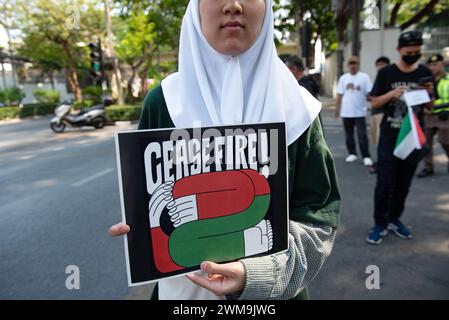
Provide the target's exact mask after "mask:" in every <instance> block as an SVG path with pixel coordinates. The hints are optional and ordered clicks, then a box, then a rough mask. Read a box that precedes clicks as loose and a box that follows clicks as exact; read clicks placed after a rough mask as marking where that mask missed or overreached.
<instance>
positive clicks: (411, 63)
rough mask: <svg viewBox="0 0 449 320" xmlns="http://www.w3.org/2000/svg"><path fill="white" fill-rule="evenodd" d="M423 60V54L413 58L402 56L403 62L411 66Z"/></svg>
mask: <svg viewBox="0 0 449 320" xmlns="http://www.w3.org/2000/svg"><path fill="white" fill-rule="evenodd" d="M420 58H421V53H418V54H414V55H412V56H402V60H403V61H404V62H405V63H406V64H408V65H409V66H411V65H413V64H415V63H416V62H417V61H418V60H419V59H420Z"/></svg>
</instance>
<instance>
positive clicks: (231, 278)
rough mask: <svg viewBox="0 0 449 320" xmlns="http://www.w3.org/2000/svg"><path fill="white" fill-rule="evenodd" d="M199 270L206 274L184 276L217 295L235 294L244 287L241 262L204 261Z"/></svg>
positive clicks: (243, 270) (243, 272) (243, 271)
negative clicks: (220, 262)
mask: <svg viewBox="0 0 449 320" xmlns="http://www.w3.org/2000/svg"><path fill="white" fill-rule="evenodd" d="M201 270H202V271H204V272H205V273H207V275H205V276H201V275H198V274H197V273H190V274H188V275H186V277H187V278H188V279H189V280H190V281H192V282H193V283H195V284H197V285H199V286H200V287H203V288H205V289H208V290H210V291H212V292H213V293H214V294H215V295H217V296H223V295H227V294H236V293H239V292H242V291H243V289H244V287H245V268H244V267H243V264H242V263H241V262H231V263H224V264H218V263H214V262H210V261H205V262H203V263H201Z"/></svg>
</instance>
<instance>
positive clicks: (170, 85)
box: [110, 0, 340, 299]
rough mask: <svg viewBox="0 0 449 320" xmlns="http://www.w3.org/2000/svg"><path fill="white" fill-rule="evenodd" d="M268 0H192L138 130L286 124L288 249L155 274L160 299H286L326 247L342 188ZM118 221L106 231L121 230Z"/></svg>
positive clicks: (299, 289) (315, 109)
mask: <svg viewBox="0 0 449 320" xmlns="http://www.w3.org/2000/svg"><path fill="white" fill-rule="evenodd" d="M273 30H274V27H273V11H272V0H240V1H238V0H237V1H231V0H191V1H190V3H189V5H188V8H187V11H186V13H185V16H184V19H183V23H182V28H181V37H180V48H179V71H178V72H177V73H174V74H172V75H170V76H169V77H167V78H166V79H164V80H163V81H162V84H161V86H159V87H157V88H155V89H153V90H152V91H151V92H150V93H149V94H148V95H147V97H146V99H145V102H144V108H143V112H142V116H141V120H140V123H139V129H149V128H163V127H178V128H189V127H197V126H199V125H200V126H214V125H233V124H243V123H264V122H285V123H286V128H287V142H288V145H289V150H288V153H289V154H288V156H289V181H290V183H289V189H290V190H289V193H290V194H289V195H290V223H289V233H290V236H289V250H288V251H287V252H283V253H280V254H275V255H271V256H266V257H261V258H250V259H243V260H240V261H238V262H232V263H227V264H216V263H213V262H203V263H202V264H201V269H202V270H203V271H204V272H206V273H207V274H208V276H202V275H199V274H197V273H193V274H190V275H188V276H187V278H185V277H182V278H174V279H167V280H162V281H160V282H159V285H158V297H159V298H160V299H221V298H225V297H227V298H240V299H292V298H295V297H297V296H298V295H300V294H301V293H302V297H304V296H305V295H306V291H305V290H304V289H305V287H306V286H307V285H308V284H309V283H310V281H311V280H312V279H313V278H314V277H315V275H316V274H317V273H318V271H319V269H320V268H321V266H322V264H323V262H324V260H325V258H326V257H327V256H328V255H329V254H330V251H331V249H332V245H333V241H334V237H335V229H336V227H337V224H338V216H339V204H340V195H339V191H338V184H337V181H336V174H335V168H334V164H333V160H332V156H331V155H330V152H329V149H328V148H327V146H326V144H325V142H324V139H323V136H322V132H321V126H320V123H319V120H318V119H317V116H318V113H319V111H320V107H321V105H320V103H319V102H318V101H317V100H316V99H315V98H313V97H312V96H311V95H310V94H309V93H308V91H307V90H306V89H304V88H302V87H300V86H299V85H298V83H297V81H296V80H295V78H294V77H293V75H292V74H291V73H290V71H289V70H288V69H287V67H286V66H285V65H284V63H283V62H282V61H281V60H280V59H279V58H278V56H277V54H276V48H275V45H274V40H273V38H274V35H273ZM128 231H129V226H127V225H125V224H123V223H120V224H117V225H115V226H113V227H111V229H110V234H111V235H113V236H115V235H123V234H126V233H127V232H128Z"/></svg>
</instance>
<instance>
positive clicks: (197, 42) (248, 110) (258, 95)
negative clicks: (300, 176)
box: [162, 0, 321, 144]
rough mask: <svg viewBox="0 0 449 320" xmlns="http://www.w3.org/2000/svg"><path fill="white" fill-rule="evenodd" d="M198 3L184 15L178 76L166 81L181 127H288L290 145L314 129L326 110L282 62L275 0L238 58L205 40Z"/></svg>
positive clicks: (169, 105)
mask: <svg viewBox="0 0 449 320" xmlns="http://www.w3.org/2000/svg"><path fill="white" fill-rule="evenodd" d="M199 1H200V0H191V1H190V2H189V5H188V7H187V11H186V13H185V15H184V19H183V22H182V28H181V38H180V46H179V72H177V73H174V74H172V75H170V76H169V77H167V78H166V79H164V80H163V81H162V90H163V93H164V98H165V101H166V103H167V108H168V111H169V113H170V117H171V119H172V121H173V123H174V124H175V126H176V127H177V128H191V127H197V126H198V122H200V125H201V126H214V125H217V126H218V125H235V124H241V123H252V124H253V123H267V122H285V123H286V127H287V141H288V144H291V143H293V142H294V141H295V140H296V139H298V137H299V136H300V135H301V134H302V133H303V132H304V131H305V130H306V129H307V128H308V127H309V126H310V124H311V123H312V121H313V120H314V119H315V118H316V117H317V115H318V113H319V112H320V109H321V103H320V102H319V101H317V100H316V99H315V98H314V97H313V96H312V95H311V94H310V93H309V92H308V91H307V90H306V89H304V88H303V87H301V86H299V85H298V82H297V81H296V79H295V77H294V76H293V75H292V73H291V72H290V70H288V68H287V67H286V66H285V64H284V63H283V62H282V61H281V59H279V57H278V55H277V53H276V47H275V44H274V34H273V30H274V22H273V9H272V0H266V3H267V5H266V13H265V19H264V23H263V26H262V30H261V32H260V35H259V37H258V38H257V40H256V42H255V43H254V44H253V45H252V46H251V48H250V49H248V50H247V51H246V52H244V53H243V54H241V55H239V56H235V57H231V56H226V55H223V54H221V53H219V52H218V51H216V50H215V49H214V48H212V47H211V46H210V44H209V43H208V42H207V40H206V38H205V37H204V35H203V33H202V30H201V24H200V15H199Z"/></svg>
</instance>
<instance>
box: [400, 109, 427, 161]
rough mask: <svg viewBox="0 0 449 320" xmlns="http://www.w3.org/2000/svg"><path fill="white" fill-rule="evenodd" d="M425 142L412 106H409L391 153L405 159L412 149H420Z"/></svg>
mask: <svg viewBox="0 0 449 320" xmlns="http://www.w3.org/2000/svg"><path fill="white" fill-rule="evenodd" d="M425 143H426V137H425V136H424V133H423V131H422V128H421V126H420V125H419V122H418V119H416V116H415V114H414V113H413V110H412V108H410V107H409V108H408V114H407V116H406V117H405V119H404V122H403V123H402V127H401V131H400V132H399V137H398V140H397V141H396V147H395V149H394V153H393V154H394V155H395V156H396V157H397V158H399V159H402V160H405V159H406V158H407V157H408V156H409V155H410V154H411V153H412V152H413V151H415V150H421V149H422V148H423V145H424V144H425Z"/></svg>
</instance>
